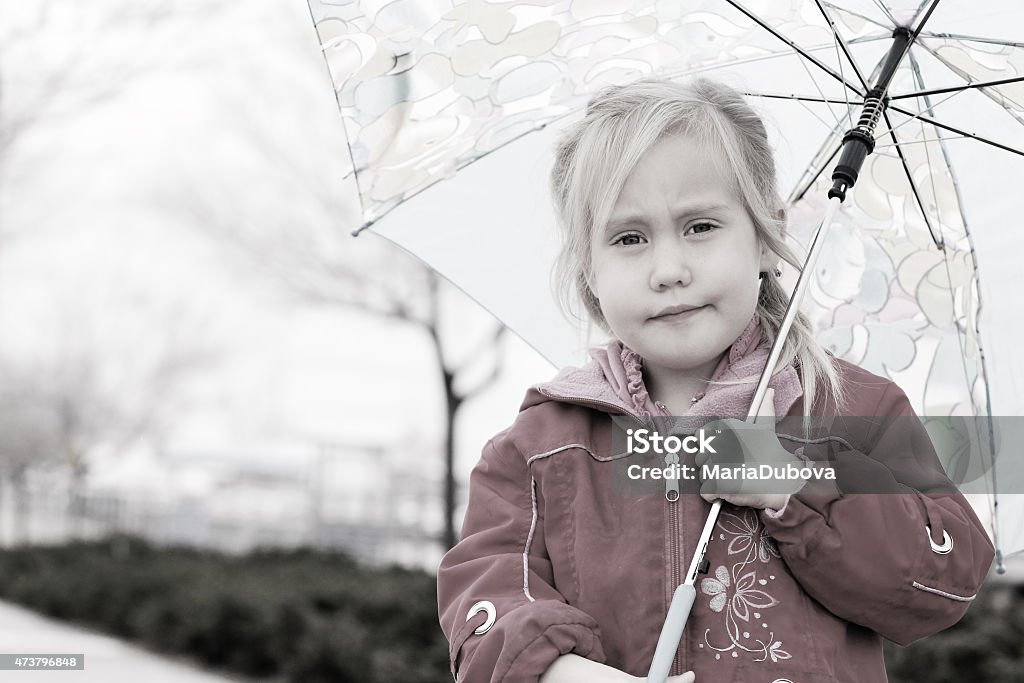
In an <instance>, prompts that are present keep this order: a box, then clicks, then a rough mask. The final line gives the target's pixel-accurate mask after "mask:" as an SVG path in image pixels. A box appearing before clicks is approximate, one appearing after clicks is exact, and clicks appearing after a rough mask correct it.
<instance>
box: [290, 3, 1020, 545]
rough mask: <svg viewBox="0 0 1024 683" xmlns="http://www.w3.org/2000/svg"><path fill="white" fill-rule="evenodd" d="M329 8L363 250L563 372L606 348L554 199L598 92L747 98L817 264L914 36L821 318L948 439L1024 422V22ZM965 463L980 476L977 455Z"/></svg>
mask: <svg viewBox="0 0 1024 683" xmlns="http://www.w3.org/2000/svg"><path fill="white" fill-rule="evenodd" d="M309 5H310V11H311V14H312V18H313V21H314V23H315V26H316V30H317V33H318V36H319V39H320V41H321V45H322V48H323V51H324V55H325V58H326V62H327V65H328V69H329V72H330V76H331V79H332V81H333V84H334V89H335V93H336V96H337V101H338V106H339V109H340V112H341V124H342V125H343V126H344V128H345V131H346V134H347V138H348V143H349V151H350V155H351V156H350V161H351V168H352V170H351V173H352V174H353V175H354V180H355V182H356V183H357V184H358V187H359V196H360V200H361V208H362V216H363V224H362V225H361V226H358V228H357V229H356V230H355V231H354V232H355V233H357V234H358V233H361V232H363V231H365V230H371V231H373V232H376V233H378V234H380V235H382V236H384V237H386V238H387V239H389V240H392V241H394V242H395V243H396V244H398V245H400V246H401V247H403V248H405V249H407V250H408V251H410V252H412V253H413V254H415V255H417V256H418V257H420V258H421V259H422V260H424V261H425V262H426V263H427V264H429V265H430V266H432V267H433V268H435V269H436V270H437V271H438V272H440V273H441V274H442V275H444V276H445V277H447V278H448V279H449V280H450V281H451V282H453V283H454V284H455V285H456V286H458V287H459V288H461V289H462V290H463V291H465V292H466V293H467V294H468V295H469V296H471V297H473V298H474V299H476V300H477V301H478V302H479V303H480V304H481V305H483V306H484V307H486V308H487V309H488V310H490V311H491V312H492V313H493V314H494V315H495V316H496V317H497V318H499V319H500V320H501V321H503V322H504V323H505V324H506V325H508V326H509V327H510V328H511V329H512V330H513V331H515V332H516V333H517V334H519V335H520V336H521V337H522V338H523V339H524V340H525V341H526V342H527V343H529V344H530V345H532V346H533V347H534V348H535V349H536V350H537V351H538V352H540V353H541V354H543V355H544V356H545V357H546V358H548V359H549V360H550V361H551V362H552V363H553V364H554V365H556V366H563V365H567V364H579V363H580V362H582V361H583V360H584V359H585V355H584V351H585V349H586V348H587V347H588V346H589V345H591V344H594V343H598V342H600V341H602V338H601V337H600V334H599V333H597V332H595V331H594V330H593V329H591V328H590V326H589V324H588V323H587V321H586V320H578V321H573V320H568V319H566V318H565V317H564V316H563V315H562V314H561V313H560V311H559V310H558V307H557V304H556V302H555V298H554V296H553V294H552V288H551V266H552V264H553V262H554V259H555V255H556V253H557V250H558V236H557V229H556V227H555V218H554V214H553V210H552V208H551V204H550V200H549V195H548V191H547V175H548V172H549V170H550V168H551V165H552V162H553V151H554V146H555V141H556V140H557V137H558V134H559V133H560V131H561V130H563V129H564V128H565V127H566V126H568V125H569V124H571V123H572V122H574V121H575V120H577V119H578V118H579V117H581V116H582V113H583V110H584V108H585V106H586V103H587V101H588V100H589V98H590V97H591V96H592V95H593V94H594V93H595V92H596V91H597V90H599V89H600V88H602V87H604V86H606V85H610V84H621V83H626V82H630V81H632V80H635V79H637V78H641V77H646V76H661V77H666V78H673V79H681V80H686V79H689V78H692V77H695V76H698V75H704V76H710V77H713V78H716V79H718V80H722V81H725V82H727V83H729V84H731V85H733V86H734V87H736V88H738V89H740V90H742V91H744V92H746V93H747V94H748V95H749V96H750V99H751V101H752V103H753V104H754V105H755V106H756V107H757V108H758V109H759V110H760V111H761V113H762V114H763V116H764V118H765V120H766V122H767V124H768V127H769V133H770V137H771V138H772V141H773V144H774V146H775V148H776V150H777V157H778V163H779V174H780V180H781V186H782V187H783V188H784V191H785V192H786V194H787V204H788V207H789V233H790V238H791V240H792V241H793V242H794V243H795V244H797V245H799V246H802V247H804V248H805V250H806V247H808V246H809V244H810V242H811V240H812V236H813V234H814V232H815V230H816V228H817V227H818V225H819V223H821V221H822V216H823V215H825V213H826V205H827V204H828V203H829V199H828V193H829V189H830V188H831V187H832V186H833V181H832V171H833V167H834V166H835V163H836V160H837V159H838V158H839V152H840V148H841V147H842V144H843V138H844V135H845V134H846V133H847V131H849V130H850V129H852V128H854V127H855V126H856V124H857V123H858V120H859V119H860V118H861V116H862V115H863V113H864V111H863V110H864V108H865V103H866V102H869V103H870V97H869V91H870V89H871V86H872V85H874V84H876V83H877V79H878V77H879V74H880V73H881V72H882V69H883V65H884V63H885V60H886V56H887V55H888V54H890V52H891V48H892V45H893V42H894V40H896V39H897V37H898V36H899V34H900V33H901V31H902V32H903V33H909V34H910V40H909V47H908V48H907V49H906V51H905V52H904V54H903V55H902V58H901V59H900V60H899V62H898V65H897V66H896V68H895V69H894V71H893V73H892V76H891V81H890V83H889V86H888V89H887V92H886V97H885V100H884V103H885V105H886V106H885V110H884V112H882V113H880V115H879V117H878V122H877V127H876V128H875V129H874V130H873V131H872V133H871V136H872V141H873V145H874V147H873V152H872V153H871V154H870V155H869V156H867V158H866V160H865V161H864V164H863V167H862V168H861V169H860V175H859V178H858V180H857V182H856V185H855V186H854V187H853V188H852V189H850V191H849V193H848V195H847V197H846V199H845V201H844V203H843V204H842V205H841V206H840V207H839V208H838V210H837V211H836V212H835V213H834V215H832V216H831V218H830V219H829V225H828V228H829V230H828V234H827V238H826V239H825V240H824V241H823V243H822V245H821V247H820V249H821V251H820V256H819V258H818V260H817V262H816V265H815V268H814V272H813V273H808V275H807V278H806V294H805V296H804V299H803V308H804V310H805V312H806V313H808V314H809V315H810V317H811V319H812V320H813V321H814V323H815V325H816V327H817V328H818V329H819V330H820V335H821V336H820V338H821V339H822V341H823V342H824V343H825V344H826V346H827V347H828V348H830V349H831V350H832V351H833V352H834V353H835V354H836V355H837V356H839V357H842V358H845V359H847V360H850V361H851V362H854V363H856V364H858V365H861V366H862V367H864V368H866V369H868V370H870V371H872V372H875V373H877V374H880V375H883V376H887V377H889V378H891V379H893V380H894V381H896V382H897V383H898V384H899V385H900V386H901V387H902V388H903V389H904V391H905V392H906V393H907V395H908V396H909V397H910V399H911V402H912V404H913V406H914V408H915V410H916V411H917V412H918V413H919V414H920V415H923V416H928V417H929V418H937V419H938V421H937V422H936V423H935V424H936V426H935V427H934V429H933V433H935V434H937V435H939V436H943V435H944V434H945V432H944V431H943V430H944V429H946V428H945V427H944V426H943V425H946V424H948V423H947V422H943V421H942V419H941V418H946V417H949V416H964V417H970V416H980V417H982V418H985V419H988V418H990V417H992V416H1011V415H1024V360H1022V359H1021V357H1020V354H1019V353H1017V351H1016V348H1015V347H1016V343H1015V342H1016V341H1017V340H1018V339H1021V338H1024V322H1022V318H1024V316H1022V311H1024V309H1022V307H1021V305H1020V302H1019V295H1018V293H1017V289H1018V286H1017V281H1018V274H1019V272H1020V270H1021V268H1020V263H1019V259H1020V257H1019V256H1018V255H1019V254H1021V253H1024V233H1022V231H1020V230H1019V229H1017V228H1016V223H1017V221H1016V220H1015V219H1016V214H1015V213H1014V212H1012V211H1011V202H1013V200H1014V198H1015V195H1016V193H1017V192H1019V190H1018V188H1017V182H1016V179H1017V178H1020V177H1024V35H1013V34H1014V33H1015V32H1017V33H1020V31H1017V30H1016V29H1015V28H1014V27H1019V26H1024V8H1022V7H1021V6H1019V5H1018V4H1017V3H1013V2H1010V1H1009V0H997V1H992V2H986V3H985V4H984V8H983V9H984V11H981V10H980V6H979V4H978V3H969V2H964V1H963V0H925V1H924V2H916V1H915V2H883V1H882V0H864V1H861V2H856V1H854V2H825V1H824V0H791V1H783V2H777V1H772V2H768V1H762V2H749V3H739V2H731V1H729V0H706V1H703V2H686V1H684V2H673V3H668V2H652V3H647V4H642V5H636V4H621V3H604V2H597V1H593V2H554V3H544V4H525V3H524V4H514V3H503V4H493V3H487V2H482V1H480V0H475V1H470V2H454V3H451V2H445V3H437V2H413V1H411V0H410V1H397V2H390V3H388V2H378V3H359V4H356V3H341V2H330V1H327V0H309ZM786 277H788V278H789V279H790V281H793V280H795V278H796V274H795V273H787V274H786ZM947 431H948V430H947ZM947 436H948V435H947ZM939 441H940V442H941V443H945V442H952V441H953V439H951V438H947V439H945V441H944V440H943V439H939ZM983 441H984V439H983ZM941 443H940V449H939V450H940V457H943V458H944V460H945V464H946V466H947V469H950V470H952V469H956V468H957V467H958V466H959V465H960V463H958V462H957V458H958V457H960V455H962V449H958V448H957V447H952V446H951V447H950V448H947V449H946V450H943V448H942V446H941ZM988 447H989V446H986V448H988ZM993 448H994V446H993ZM990 455H991V454H990ZM1004 462H1005V461H1004ZM998 471H999V470H998V468H996V467H994V466H992V465H991V463H990V464H989V466H988V467H986V468H985V472H986V474H985V476H984V477H982V479H983V484H984V486H983V488H984V491H983V492H982V493H983V495H981V496H980V497H977V498H976V499H975V500H974V501H973V502H975V503H976V504H977V505H978V507H979V512H980V513H981V515H982V516H983V518H985V519H988V520H989V521H990V523H991V528H992V534H993V537H994V539H995V541H996V544H997V547H998V549H999V551H1000V555H999V558H1000V563H1001V562H1002V558H1004V557H1007V556H1009V555H1011V554H1016V553H1019V552H1021V551H1022V549H1024V525H1022V524H1021V523H1020V519H1021V518H1022V517H1024V503H1022V502H1021V500H1020V499H1021V496H1014V495H1009V492H1010V491H1011V489H1005V488H1004V489H1002V490H1000V491H998V492H997V490H996V479H997V478H996V476H995V475H996V474H998Z"/></svg>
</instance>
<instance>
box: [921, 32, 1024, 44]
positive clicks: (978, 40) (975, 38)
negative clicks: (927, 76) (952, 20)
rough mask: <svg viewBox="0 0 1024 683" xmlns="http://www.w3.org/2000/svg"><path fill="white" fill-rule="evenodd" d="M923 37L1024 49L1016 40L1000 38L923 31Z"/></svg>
mask: <svg viewBox="0 0 1024 683" xmlns="http://www.w3.org/2000/svg"><path fill="white" fill-rule="evenodd" d="M921 35H922V36H924V37H926V38H942V39H949V40H969V41H971V42H974V43H988V44H990V45H1002V46H1003V47H1024V43H1021V42H1019V41H1016V40H1000V39H999V38H983V37H981V36H969V35H966V34H963V33H933V32H931V31H922V32H921Z"/></svg>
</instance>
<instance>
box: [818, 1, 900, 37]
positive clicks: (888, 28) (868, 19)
mask: <svg viewBox="0 0 1024 683" xmlns="http://www.w3.org/2000/svg"><path fill="white" fill-rule="evenodd" d="M823 2H824V4H825V6H826V7H831V8H832V9H834V10H837V11H839V12H844V13H846V14H850V15H852V16H855V17H857V18H859V19H863V20H864V21H866V22H868V23H869V24H874V25H875V26H878V27H879V28H884V29H885V30H886V31H892V29H893V25H892V24H889V25H886V24H883V23H882V22H880V21H878V20H877V19H872V18H871V17H869V16H867V15H866V14H861V13H860V12H854V11H853V10H851V9H847V8H845V7H839V6H838V5H836V4H834V3H831V2H828V0H823Z"/></svg>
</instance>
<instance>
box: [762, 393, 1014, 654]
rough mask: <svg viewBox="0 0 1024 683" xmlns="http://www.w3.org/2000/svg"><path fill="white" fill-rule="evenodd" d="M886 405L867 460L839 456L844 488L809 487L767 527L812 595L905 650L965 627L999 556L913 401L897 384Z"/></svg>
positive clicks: (768, 517) (765, 516) (766, 517)
mask: <svg viewBox="0 0 1024 683" xmlns="http://www.w3.org/2000/svg"><path fill="white" fill-rule="evenodd" d="M879 407H880V408H881V410H880V411H879V412H880V413H882V414H885V415H887V416H888V417H886V418H883V419H880V420H879V423H878V425H877V428H876V432H877V434H876V436H877V438H871V439H870V440H869V441H870V442H871V443H872V446H871V447H870V450H869V453H868V454H865V453H862V452H859V451H857V450H852V449H844V450H841V451H839V452H838V453H837V454H835V456H834V460H833V462H831V463H830V464H831V465H832V466H833V467H834V468H835V470H836V480H837V481H834V482H828V481H824V480H822V481H811V482H808V484H807V485H806V486H805V487H804V488H803V489H801V490H800V492H798V493H796V494H794V495H792V496H791V497H790V499H789V501H788V504H787V505H786V506H785V508H784V509H783V510H782V512H781V513H779V514H777V515H772V514H771V513H767V512H762V513H761V519H762V521H763V523H764V524H765V527H766V528H767V530H768V533H769V534H770V535H771V536H772V537H773V538H774V539H775V540H776V542H777V544H778V547H779V552H780V553H781V555H782V557H783V559H784V560H785V561H786V564H787V566H788V567H789V568H790V571H792V573H793V575H794V576H795V577H796V579H797V581H799V582H800V584H801V586H803V588H804V590H806V591H807V593H808V594H810V595H811V597H813V598H814V599H815V600H817V601H818V602H819V603H821V604H822V605H823V606H824V607H825V608H826V609H828V610H829V611H831V612H832V613H833V614H835V615H836V616H839V617H841V618H843V619H846V620H847V621H851V622H853V623H856V624H860V625H862V626H865V627H867V628H870V629H872V630H874V631H875V632H877V633H879V634H881V635H882V636H884V637H885V638H888V639H889V640H892V641H894V642H896V643H898V644H900V645H906V644H908V643H910V642H912V641H914V640H917V639H918V638H922V637H924V636H927V635H931V634H933V633H937V632H938V631H941V630H943V629H945V628H948V627H949V626H952V625H953V624H955V623H956V622H957V621H959V620H960V618H961V617H962V616H963V615H964V613H965V612H966V611H967V608H968V606H969V605H970V603H971V600H973V599H974V597H975V595H976V593H977V591H978V588H979V587H980V586H981V584H982V582H983V581H984V579H985V576H986V574H987V573H988V570H989V567H990V566H991V564H992V559H993V557H994V554H995V550H994V548H993V545H992V542H991V541H990V539H989V537H988V534H987V533H986V531H985V529H984V527H983V526H982V524H981V522H980V521H979V520H978V518H977V516H976V515H975V514H974V511H973V510H972V509H971V506H970V504H969V503H968V502H967V500H966V499H965V498H964V497H963V495H962V494H961V493H960V492H959V491H957V489H956V487H955V486H954V485H953V484H952V482H950V481H949V479H948V478H947V477H946V476H945V474H944V472H943V470H942V467H941V465H940V463H939V460H938V458H937V456H936V454H935V450H934V447H933V446H932V443H931V440H930V438H929V436H928V433H927V431H926V430H925V428H924V426H923V425H922V424H921V422H920V420H919V419H918V418H917V417H916V415H915V414H914V411H913V409H912V408H911V406H910V402H909V400H908V399H907V397H906V395H905V394H904V393H903V392H902V391H901V390H900V389H899V387H897V386H896V385H895V384H891V385H889V387H888V388H887V390H886V392H885V394H884V395H883V397H882V400H881V405H880V406H879ZM837 484H838V486H837ZM929 529H930V532H929ZM947 539H948V541H947ZM950 544H951V545H952V547H951V549H948V550H947V549H946V548H947V546H948V545H950Z"/></svg>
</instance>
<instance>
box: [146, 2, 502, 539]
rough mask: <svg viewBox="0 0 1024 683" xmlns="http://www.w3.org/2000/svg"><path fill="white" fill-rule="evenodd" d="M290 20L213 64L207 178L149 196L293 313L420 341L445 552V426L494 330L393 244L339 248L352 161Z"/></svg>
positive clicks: (451, 481)
mask: <svg viewBox="0 0 1024 683" xmlns="http://www.w3.org/2000/svg"><path fill="white" fill-rule="evenodd" d="M302 14H303V16H297V21H296V23H295V25H294V27H288V28H289V30H290V31H291V32H290V33H286V31H285V30H284V28H282V29H281V37H280V39H278V40H275V42H274V44H273V45H267V44H265V43H263V42H261V43H260V45H258V46H256V45H253V46H250V47H251V49H244V48H238V50H239V61H238V63H236V64H230V65H226V64H222V65H219V66H220V68H223V69H224V70H225V72H224V74H221V76H220V77H219V79H218V76H216V75H214V76H212V77H211V78H213V79H217V80H215V88H216V91H217V95H216V96H217V101H218V102H219V103H220V104H221V106H222V110H221V112H220V115H221V116H223V117H225V118H228V117H230V124H229V125H230V127H227V125H225V129H224V134H223V135H222V136H221V137H220V139H219V143H218V145H219V147H218V150H217V154H213V155H210V156H209V157H208V158H207V160H208V161H209V162H211V163H213V164H216V166H215V167H213V168H210V167H204V168H202V169H201V170H199V169H197V168H196V167H195V166H194V165H192V163H193V161H194V160H193V159H191V158H190V159H189V160H188V162H187V163H188V165H187V166H184V167H183V168H182V169H179V172H178V173H177V174H176V177H175V183H177V184H176V186H172V185H171V183H170V182H168V181H166V180H165V181H164V182H163V184H162V186H161V187H160V188H159V189H158V190H157V195H158V196H159V197H161V198H162V201H163V203H164V204H165V205H166V206H167V207H168V208H169V209H170V210H172V211H177V212H179V214H180V215H183V216H185V218H186V220H187V221H188V223H189V224H190V225H191V226H193V227H194V228H195V229H196V230H198V231H200V232H201V233H202V234H204V235H207V236H209V237H211V238H213V239H214V240H215V241H216V243H217V244H219V245H220V246H222V247H223V248H225V249H227V250H228V251H230V252H231V253H232V254H233V255H234V256H235V257H236V258H238V259H239V260H240V261H241V262H242V263H244V264H245V266H246V267H247V268H250V269H251V270H252V271H253V272H257V273H259V274H261V275H262V276H265V277H266V278H269V281H270V282H272V283H274V285H275V286H276V287H277V289H278V291H282V292H286V293H287V294H288V295H289V296H291V297H294V299H295V300H296V301H298V302H301V303H304V304H316V305H325V306H334V307H338V308H339V309H347V310H351V311H359V312H363V313H367V314H370V315H373V316H378V317H381V318H384V319H388V320H393V321H395V322H397V323H400V324H402V325H408V326H410V327H412V328H414V329H418V330H421V331H422V333H423V336H424V340H425V342H426V343H427V344H429V346H430V349H431V351H432V355H433V357H434V358H435V359H436V363H437V365H436V367H437V372H438V374H439V376H440V380H441V387H442V393H443V396H442V400H443V410H442V412H443V419H444V424H443V425H442V433H443V440H444V448H443V450H444V453H443V457H444V465H445V466H444V485H443V489H444V490H443V497H442V502H443V506H444V512H443V520H444V521H443V529H442V532H441V538H440V539H439V540H440V542H441V544H442V546H443V547H444V548H445V549H447V548H450V547H452V546H453V545H454V544H455V542H456V541H457V538H456V530H455V526H454V515H455V509H456V505H457V498H458V491H457V483H456V479H455V423H456V418H457V416H458V413H459V410H460V408H461V406H462V405H464V404H465V403H466V401H469V400H471V399H472V398H473V397H474V396H476V395H477V394H479V393H480V392H482V391H483V390H484V389H486V388H487V387H488V386H489V385H490V384H491V383H492V382H493V381H494V380H495V379H496V378H497V376H498V375H499V373H500V370H501V361H502V357H501V354H500V352H499V351H500V340H501V337H502V335H503V334H504V333H505V328H504V326H503V325H501V324H500V323H498V322H497V321H495V320H494V318H493V317H492V316H490V315H489V314H488V313H486V312H485V311H483V310H482V309H480V307H479V306H477V305H476V304H474V303H472V302H469V301H468V300H467V299H466V298H465V296H464V295H462V294H461V293H459V292H458V291H457V290H456V289H455V288H454V287H452V286H451V285H449V284H448V283H447V281H445V280H443V279H442V278H440V277H439V276H438V275H437V274H436V273H435V272H434V271H433V270H431V269H430V268H428V267H426V266H425V265H424V264H422V263H421V262H419V261H418V260H416V259H414V258H412V257H410V256H409V255H407V254H406V253H405V252H403V251H401V250H400V249H398V248H396V247H395V246H394V245H391V244H390V243H388V242H386V241H385V240H383V239H381V238H380V237H378V236H377V235H373V234H370V233H366V234H365V236H363V237H361V238H359V239H353V237H352V236H351V234H350V233H351V232H352V230H353V229H354V228H355V227H357V226H358V225H359V224H360V223H361V222H362V221H361V215H360V210H359V199H358V194H357V193H356V192H355V181H354V174H353V173H352V166H351V164H352V160H351V158H350V156H349V152H348V149H347V146H346V144H345V139H344V131H343V126H342V122H341V120H340V118H339V116H338V113H337V109H336V107H335V102H334V100H333V98H332V97H331V96H330V92H331V82H330V78H329V77H328V75H327V71H326V68H325V65H324V63H323V58H322V55H321V54H320V52H319V50H318V48H317V41H316V34H315V32H314V30H313V25H312V23H311V22H309V17H308V15H304V13H302ZM297 15H298V13H297ZM225 74H230V77H227V76H226V75H225ZM257 83H258V84H260V87H259V88H254V87H253V84H257ZM452 321H455V322H452Z"/></svg>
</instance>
